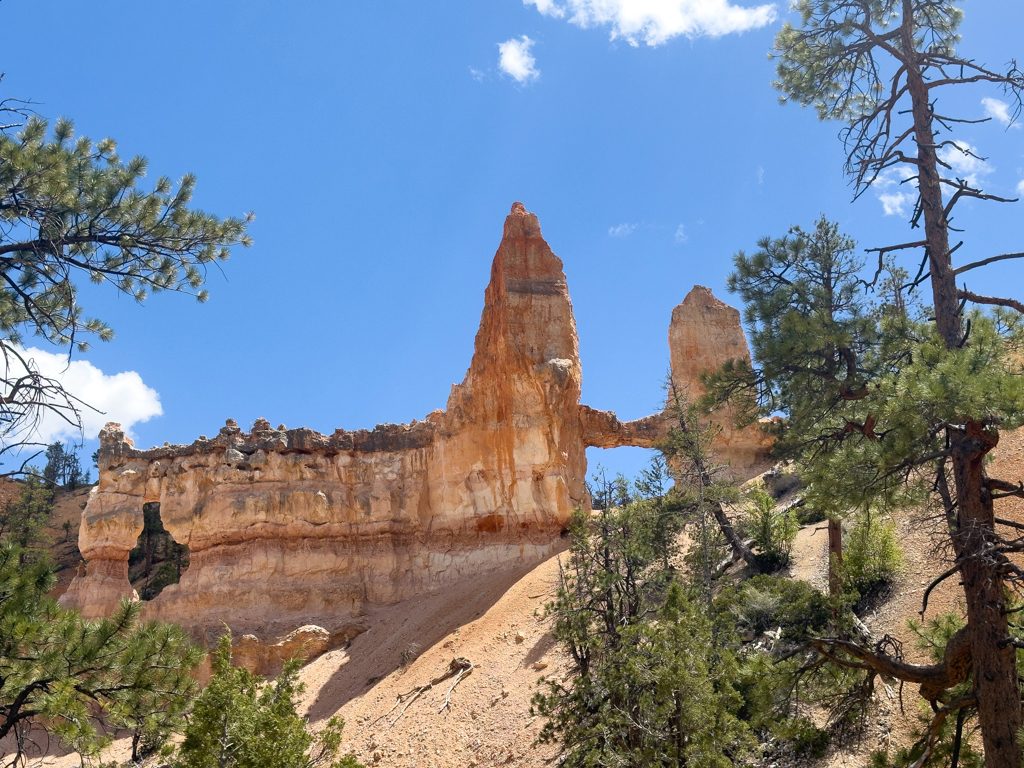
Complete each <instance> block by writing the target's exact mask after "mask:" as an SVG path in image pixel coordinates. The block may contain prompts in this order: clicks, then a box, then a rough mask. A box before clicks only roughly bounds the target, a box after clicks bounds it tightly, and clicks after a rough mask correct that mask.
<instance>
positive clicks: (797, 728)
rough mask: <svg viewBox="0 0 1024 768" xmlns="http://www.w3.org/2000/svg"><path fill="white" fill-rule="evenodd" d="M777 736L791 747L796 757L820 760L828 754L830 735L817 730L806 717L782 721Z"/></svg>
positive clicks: (822, 730)
mask: <svg viewBox="0 0 1024 768" xmlns="http://www.w3.org/2000/svg"><path fill="white" fill-rule="evenodd" d="M777 735H778V736H779V737H780V738H783V739H786V740H787V741H788V742H789V743H790V744H792V745H793V752H794V753H795V754H796V755H797V757H805V758H811V759H815V760H817V759H820V758H822V757H824V756H825V753H826V752H828V745H829V744H830V743H831V742H832V734H830V733H829V732H828V731H827V730H825V729H823V728H819V727H818V726H816V725H815V724H814V723H813V722H811V721H810V720H809V719H807V718H806V717H794V718H792V719H790V720H786V721H784V722H783V723H782V724H781V725H780V727H779V729H778V733H777Z"/></svg>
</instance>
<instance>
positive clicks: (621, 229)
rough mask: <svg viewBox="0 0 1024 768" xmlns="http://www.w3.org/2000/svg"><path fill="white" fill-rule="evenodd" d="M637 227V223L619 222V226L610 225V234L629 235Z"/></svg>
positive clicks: (615, 235) (612, 235) (617, 235)
mask: <svg viewBox="0 0 1024 768" xmlns="http://www.w3.org/2000/svg"><path fill="white" fill-rule="evenodd" d="M634 229H636V224H619V226H617V227H610V228H609V229H608V234H609V235H610V236H611V237H629V236H630V235H631V234H633V230H634Z"/></svg>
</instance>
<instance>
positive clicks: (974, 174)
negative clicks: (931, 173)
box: [938, 141, 994, 187]
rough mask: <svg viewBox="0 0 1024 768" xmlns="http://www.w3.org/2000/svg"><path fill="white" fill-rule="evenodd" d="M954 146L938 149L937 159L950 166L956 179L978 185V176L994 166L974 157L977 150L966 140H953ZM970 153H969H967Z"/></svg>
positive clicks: (973, 185)
mask: <svg viewBox="0 0 1024 768" xmlns="http://www.w3.org/2000/svg"><path fill="white" fill-rule="evenodd" d="M953 143H954V144H956V146H955V147H954V146H945V147H943V148H942V149H940V150H939V152H938V155H939V159H940V160H942V161H943V162H944V163H948V164H949V165H950V166H951V167H952V172H953V174H954V175H955V176H956V178H958V179H964V180H965V181H966V182H967V183H968V184H970V185H971V186H972V187H977V186H978V177H979V176H983V175H984V174H986V173H990V172H991V171H993V170H994V168H993V167H992V166H991V165H989V164H988V163H987V162H985V161H984V160H981V159H979V158H978V157H976V155H977V154H978V150H977V149H976V148H975V147H972V146H971V145H970V144H968V143H967V142H966V141H956V142H953ZM968 153H970V154H968Z"/></svg>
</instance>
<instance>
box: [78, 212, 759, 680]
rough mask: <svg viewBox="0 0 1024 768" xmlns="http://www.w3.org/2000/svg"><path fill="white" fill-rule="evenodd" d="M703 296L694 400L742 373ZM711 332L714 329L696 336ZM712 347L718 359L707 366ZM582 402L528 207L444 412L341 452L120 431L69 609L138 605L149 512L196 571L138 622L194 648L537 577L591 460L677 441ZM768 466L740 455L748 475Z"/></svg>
mask: <svg viewBox="0 0 1024 768" xmlns="http://www.w3.org/2000/svg"><path fill="white" fill-rule="evenodd" d="M698 290H699V291H704V292H706V293H707V301H710V302H716V300H715V299H714V298H713V297H711V296H710V292H708V291H707V289H695V293H696V292H697V291H698ZM693 296H694V293H691V294H690V296H689V297H687V300H686V302H684V303H683V304H682V305H680V307H677V308H676V311H675V312H674V313H673V322H672V328H673V330H672V331H670V345H671V344H681V345H682V347H681V351H680V352H679V354H678V355H677V351H676V349H675V347H673V350H672V363H673V371H674V373H673V375H674V376H677V375H678V376H680V377H682V378H681V379H680V380H681V381H682V380H683V379H685V380H686V381H689V382H692V381H695V380H696V379H695V372H699V371H698V368H697V367H698V366H708V367H710V366H712V365H718V364H720V363H721V362H722V361H723V360H724V359H726V358H725V357H723V355H728V356H732V357H739V356H749V353H748V352H747V350H746V344H745V341H744V339H743V332H742V329H741V328H740V327H739V317H738V313H736V311H735V310H729V308H728V307H726V306H725V305H724V304H721V303H720V302H716V303H717V304H719V305H720V306H721V307H724V308H725V309H727V310H729V311H730V312H732V313H733V315H735V317H733V315H729V314H728V313H723V312H721V311H718V312H717V314H716V312H711V313H710V314H707V313H704V314H701V313H703V312H704V309H703V308H704V307H705V305H706V304H707V301H705V299H704V297H703V294H700V296H701V302H700V303H699V306H700V307H701V310H700V311H699V312H697V313H696V314H693V313H692V312H691V311H690V304H692V302H691V298H692V297H693ZM677 315H678V316H679V321H678V323H677ZM705 318H706V319H707V321H708V322H709V323H711V325H709V326H708V329H707V330H701V328H699V327H697V326H698V325H699V324H700V323H701V322H704V319H705ZM730 322H731V323H733V325H734V327H732V328H731V329H730V327H729V323H730ZM673 334H674V335H673ZM737 334H738V335H737ZM702 338H705V339H714V340H715V346H714V347H713V348H708V349H705V348H704V347H703V346H701V343H698V342H701V339H702ZM719 340H720V341H721V342H722V343H721V344H719V343H718V342H719ZM677 358H678V362H677ZM579 401H580V360H579V345H578V341H577V336H576V324H575V320H574V318H573V312H572V303H571V301H570V299H569V292H568V288H567V286H566V280H565V275H564V274H563V272H562V262H561V261H560V260H559V259H558V257H557V256H555V254H554V253H552V252H551V249H550V248H549V247H548V244H547V243H546V242H545V241H544V239H543V237H542V236H541V232H540V226H539V224H538V222H537V217H536V216H535V215H534V214H532V213H528V212H527V211H526V209H525V208H524V207H523V205H522V204H521V203H516V204H515V205H513V206H512V213H511V214H510V215H509V216H508V218H507V219H506V220H505V229H504V235H503V237H502V240H501V244H500V245H499V247H498V252H497V254H496V255H495V257H494V264H493V267H492V269H491V280H490V284H489V285H488V287H487V290H486V292H485V294H484V309H483V314H482V317H481V322H480V330H479V331H478V333H477V336H476V344H475V350H474V354H473V359H472V363H471V365H470V367H469V370H468V372H467V374H466V378H465V380H464V381H463V383H462V384H459V385H455V386H453V387H452V392H451V395H450V397H449V398H448V404H447V409H446V410H444V411H440V410H437V411H434V412H433V413H431V414H430V415H428V416H427V417H426V419H425V420H424V421H422V422H418V423H417V422H413V423H412V424H408V425H391V424H385V425H381V426H378V427H376V428H375V429H373V430H372V431H368V430H360V431H356V432H346V431H344V430H337V431H336V432H334V433H333V434H331V435H322V434H319V433H317V432H314V431H312V430H309V429H305V428H301V429H291V430H288V429H285V428H284V427H283V426H281V427H279V428H278V429H274V428H272V427H271V425H270V423H269V422H268V421H266V420H265V419H259V420H257V421H256V423H255V425H254V426H253V429H252V431H251V432H249V433H244V432H242V430H241V429H240V428H239V427H238V425H237V424H236V423H235V422H234V421H233V420H230V419H229V420H228V422H227V425H226V426H225V427H223V428H222V429H221V430H220V433H219V434H218V435H217V436H215V437H214V438H213V439H207V438H205V437H201V438H200V439H199V440H197V441H195V442H193V443H192V444H191V445H185V446H183V445H177V446H165V447H163V448H152V449H149V450H138V449H136V448H135V447H134V445H133V444H132V441H131V440H130V439H128V438H127V437H126V436H125V435H124V433H123V432H122V431H121V429H120V427H119V425H117V424H108V425H107V427H106V428H105V429H104V430H103V431H101V433H100V444H101V447H100V451H99V467H100V481H99V484H98V486H97V487H96V489H94V491H93V493H92V495H91V496H90V501H89V503H88V505H87V507H86V509H85V510H84V512H83V514H82V525H81V530H80V534H79V549H80V550H81V552H82V555H83V557H85V558H87V559H88V561H89V562H88V568H87V571H86V573H85V574H84V575H80V576H78V577H76V578H75V580H74V581H73V582H72V584H71V587H70V588H69V589H68V591H67V593H66V594H65V595H64V596H63V597H62V602H63V603H64V604H65V605H72V606H77V607H79V608H80V609H81V610H82V611H83V613H84V614H85V615H87V616H99V615H104V614H106V613H108V612H109V611H110V610H111V609H112V608H113V607H114V606H115V605H116V604H117V601H118V600H119V599H121V598H122V597H133V595H134V593H133V590H132V588H131V585H130V583H129V582H128V574H127V568H128V565H127V562H128V552H129V550H130V549H131V548H132V547H133V546H135V543H136V540H137V538H138V536H139V534H140V533H141V531H142V527H143V514H142V506H143V504H144V503H147V502H159V503H160V515H161V518H162V520H163V524H164V527H165V528H166V529H167V530H168V531H169V532H170V533H171V535H172V536H173V537H174V539H175V540H176V541H178V542H180V543H183V544H187V545H188V547H189V548H190V550H191V565H190V567H189V568H188V570H187V571H186V572H185V573H184V574H183V576H182V578H181V582H180V583H179V584H177V585H172V586H170V587H167V588H166V589H165V590H164V591H163V592H162V593H161V594H160V595H159V596H158V597H157V598H155V599H154V600H152V601H150V602H149V603H147V605H146V609H145V616H146V617H147V618H152V619H162V620H169V621H175V622H178V623H181V624H183V625H185V626H188V627H190V628H192V629H193V630H194V631H195V632H196V633H197V634H203V633H204V632H207V631H213V632H217V631H219V628H220V627H221V626H222V624H224V623H226V624H228V625H229V626H230V627H231V628H232V629H233V630H235V631H236V634H241V633H245V632H252V633H255V634H257V635H260V636H263V637H277V636H280V635H283V634H285V633H287V632H289V631H291V630H293V629H295V628H296V627H300V626H303V625H310V624H314V625H320V626H321V627H326V628H327V629H326V630H324V634H325V636H328V635H329V636H331V637H345V636H348V635H349V634H350V632H349V630H352V629H353V628H356V629H355V631H357V630H358V622H357V621H356V619H357V617H358V616H359V615H360V614H362V613H363V611H364V610H365V608H366V606H367V604H392V603H395V602H397V601H399V600H402V599H405V598H407V597H410V596H412V595H415V594H423V593H428V592H432V591H435V590H438V589H441V588H443V587H444V586H445V585H446V584H449V583H452V582H454V581H455V580H458V579H462V578H465V577H467V576H472V575H475V574H480V573H483V572H487V571H489V570H494V569H499V568H506V567H510V566H511V565H513V564H514V565H516V566H519V565H522V564H524V563H532V562H539V561H540V560H542V559H544V558H545V557H547V556H548V555H550V554H551V553H552V552H553V551H555V550H557V549H558V548H560V547H561V546H562V544H561V538H560V534H561V533H562V531H563V530H564V528H565V526H566V524H567V522H568V519H569V516H570V514H571V512H572V510H573V509H574V508H575V507H577V506H579V505H582V504H586V503H587V499H586V491H585V487H584V477H585V474H586V455H585V450H586V448H587V447H588V446H600V447H612V446H617V445H638V446H650V445H651V444H652V443H653V442H654V441H655V440H657V439H659V438H660V437H662V436H664V435H665V434H666V432H667V428H668V421H667V420H666V418H665V417H664V416H662V415H655V416H651V417H647V418H646V419H640V420H637V421H633V422H626V423H621V422H619V421H618V420H617V419H616V418H615V414H614V413H610V412H605V411H596V410H594V409H592V408H589V407H587V406H581V405H580V402H579ZM744 439H745V438H744ZM759 450H761V447H760V444H758V446H757V447H755V448H753V449H750V450H747V449H746V448H744V449H743V450H739V449H738V448H737V450H736V451H734V454H735V456H736V457H737V458H739V459H741V460H742V461H746V460H747V459H750V460H753V458H754V456H755V453H757V451H759ZM304 629H306V630H308V627H304ZM254 653H255V652H254ZM260 653H263V652H262V651H260ZM255 655H259V654H255ZM270 663H271V662H267V664H270ZM257 666H263V664H262V662H261V664H259V665H257Z"/></svg>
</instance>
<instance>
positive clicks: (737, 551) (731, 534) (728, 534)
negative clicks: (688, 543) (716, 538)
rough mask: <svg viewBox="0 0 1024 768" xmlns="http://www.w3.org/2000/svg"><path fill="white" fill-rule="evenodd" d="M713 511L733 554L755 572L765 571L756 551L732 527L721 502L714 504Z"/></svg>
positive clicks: (712, 505)
mask: <svg viewBox="0 0 1024 768" xmlns="http://www.w3.org/2000/svg"><path fill="white" fill-rule="evenodd" d="M711 509H712V511H713V513H714V515H715V520H716V521H717V522H718V527H719V528H721V529H722V535H723V536H725V540H726V541H727V542H729V547H730V548H731V549H732V553H733V555H734V556H735V557H737V558H740V559H742V560H745V561H746V562H747V565H749V566H750V567H751V568H753V569H754V570H755V571H762V572H763V571H764V570H765V568H764V563H763V562H762V560H761V558H760V557H758V556H757V555H756V554H754V550H752V549H751V548H750V547H748V546H747V545H746V544H745V543H744V542H743V539H741V538H740V535H739V534H738V533H736V529H735V528H733V526H732V521H731V520H729V517H728V515H726V514H725V510H724V509H723V508H722V505H721V504H720V503H719V502H717V501H716V502H713V503H712V504H711Z"/></svg>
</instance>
